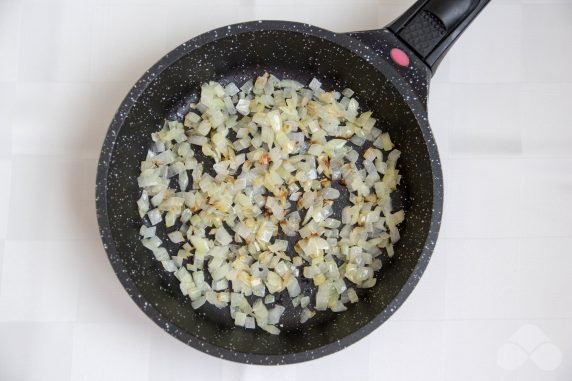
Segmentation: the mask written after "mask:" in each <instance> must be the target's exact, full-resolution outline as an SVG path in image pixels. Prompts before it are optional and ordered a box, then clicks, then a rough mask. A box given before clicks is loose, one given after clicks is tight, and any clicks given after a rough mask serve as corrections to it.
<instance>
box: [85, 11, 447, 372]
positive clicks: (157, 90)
mask: <svg viewBox="0 0 572 381" xmlns="http://www.w3.org/2000/svg"><path fill="white" fill-rule="evenodd" d="M384 34H385V35H384V36H381V37H379V38H377V43H378V44H381V45H383V44H385V45H386V47H387V49H385V48H384V50H385V51H380V50H379V49H377V51H374V50H373V49H372V48H370V47H369V46H367V45H365V44H363V43H361V42H360V41H359V40H358V39H357V38H352V37H350V36H348V35H344V34H335V33H332V32H329V31H326V30H323V29H320V28H316V27H312V26H309V25H306V24H298V23H290V22H252V23H245V24H238V25H234V26H229V27H224V28H220V29H217V30H214V31H212V32H209V33H206V34H204V35H201V36H199V37H197V38H194V39H192V40H190V41H189V42H187V43H185V44H183V45H181V46H180V47H178V48H177V49H175V50H174V51H173V52H171V53H169V54H168V55H167V56H165V57H164V58H163V59H162V60H161V61H159V62H158V63H157V64H156V65H155V66H153V67H152V68H151V69H150V70H149V71H148V72H147V73H145V75H144V76H143V77H142V78H141V79H140V80H139V81H138V82H137V84H136V85H135V86H134V87H133V89H132V90H131V92H130V93H129V94H128V96H127V97H126V98H125V100H124V101H123V103H122V105H121V106H120V108H119V111H118V112H117V114H116V116H115V118H114V120H113V122H112V124H111V126H110V128H109V132H108V134H107V136H106V139H105V142H104V145H103V149H102V153H101V158H100V162H99V168H98V174H97V190H96V199H97V211H98V222H99V225H100V231H101V236H102V240H103V242H104V246H105V248H106V250H107V253H108V255H109V258H110V260H111V263H112V265H113V268H114V270H115V272H116V273H117V275H118V277H119V279H120V280H121V282H122V284H123V286H124V287H125V289H126V290H127V292H128V293H129V294H130V296H131V297H132V298H133V300H134V301H135V302H136V303H137V304H138V305H139V307H140V308H141V309H142V310H143V311H144V312H145V313H146V314H147V315H148V316H149V317H151V318H152V319H153V320H154V321H155V322H156V323H157V324H158V325H160V326H161V327H162V328H163V329H164V330H166V331H167V332H169V333H170V334H172V335H173V336H175V337H177V338H178V339H180V340H181V341H183V342H185V343H187V344H189V345H191V346H193V347H195V348H197V349H199V350H202V351H204V352H206V353H210V354H212V355H215V356H219V357H222V358H226V359H230V360H234V361H240V362H250V363H260V364H277V363H291V362H299V361H304V360H309V359H312V358H316V357H320V356H323V355H326V354H329V353H332V352H335V351H337V350H339V349H341V348H343V347H345V346H347V345H349V344H351V343H353V342H355V341H356V340H358V339H360V338H361V337H363V336H365V335H366V334H368V333H369V332H370V331H372V330H373V329H374V328H376V327H377V326H379V325H380V324H381V323H382V322H384V321H385V320H386V319H387V318H388V317H389V316H390V315H391V314H392V313H393V312H394V311H395V310H396V309H397V308H398V307H399V306H400V305H401V304H402V302H403V301H404V300H405V298H406V297H407V296H408V295H409V294H410V292H411V291H412V289H413V288H414V287H415V285H416V284H417V281H418V279H419V277H420V276H421V274H422V273H423V271H424V269H425V267H426V266H427V263H428V260H429V257H430V255H431V253H432V250H433V247H434V244H435V240H436V238H437V232H438V228H439V222H440V218H441V209H442V197H443V195H442V179H441V169H440V164H439V158H438V153H437V149H436V146H435V143H434V141H433V137H432V135H431V131H430V129H429V125H428V122H427V115H426V108H425V103H424V100H425V95H426V93H424V91H426V88H427V86H426V85H427V81H428V76H429V74H430V71H429V70H428V68H427V66H424V64H423V62H422V61H421V60H419V59H417V58H416V57H415V53H414V52H413V51H412V50H410V49H408V48H406V47H405V46H402V47H401V48H402V49H403V50H404V51H405V52H406V53H408V54H410V55H411V57H412V60H413V61H414V62H412V64H411V65H410V67H407V68H399V67H396V65H393V64H392V62H391V60H390V55H389V51H390V49H389V48H390V45H392V44H393V45H395V44H399V40H397V39H396V38H395V37H394V36H393V35H392V34H391V33H389V32H387V33H384ZM354 37H358V38H361V37H364V36H361V37H359V36H354ZM365 37H367V36H365ZM381 45H379V46H381ZM379 46H378V47H379ZM264 71H268V72H271V73H273V74H274V75H276V76H278V77H280V78H291V79H296V80H298V81H300V82H302V83H308V82H309V81H310V80H311V79H312V78H313V77H317V78H318V79H320V80H321V81H322V82H323V84H324V85H323V87H324V88H326V89H334V88H335V89H343V88H345V87H349V88H352V89H354V90H355V91H356V95H355V97H356V98H357V99H358V101H359V102H360V105H362V107H363V108H364V109H367V110H372V111H373V112H374V115H375V117H376V118H378V126H379V127H380V128H382V129H384V130H385V131H388V132H389V133H390V134H391V136H392V138H393V140H394V142H395V143H396V145H397V147H398V148H399V149H400V150H401V151H402V157H401V159H400V168H399V169H400V174H401V175H402V181H401V186H400V193H399V195H398V197H396V200H395V202H396V203H399V204H400V205H401V206H402V207H403V208H404V209H405V212H406V220H405V222H404V224H403V225H402V228H401V232H402V240H401V241H400V242H399V243H398V245H397V246H396V248H395V251H396V255H395V256H394V258H393V259H392V260H389V258H384V268H383V269H382V270H381V271H380V274H379V281H378V283H377V285H376V286H375V287H374V288H373V289H370V290H367V291H366V292H363V294H362V297H361V298H360V299H361V300H360V302H359V303H357V304H355V305H352V306H351V307H350V308H349V310H348V311H346V312H345V313H341V314H333V313H326V312H323V313H319V314H318V315H317V316H316V317H315V318H313V319H311V320H310V321H308V322H307V323H306V324H303V325H302V324H300V323H299V320H298V314H299V311H298V312H296V311H294V312H288V313H286V314H285V316H284V318H283V321H282V324H283V325H282V327H281V329H282V333H281V334H280V335H279V336H273V335H269V334H267V333H265V332H263V331H261V330H244V329H241V328H239V327H235V326H234V324H233V321H232V319H231V318H230V314H229V313H228V311H227V310H225V309H222V310H220V309H217V308H215V307H212V306H207V305H205V306H204V307H202V308H201V309H199V310H198V311H194V310H193V309H192V308H191V306H190V300H189V299H188V298H186V297H185V296H183V295H182V294H181V292H180V290H179V287H178V281H177V280H176V279H175V278H174V276H173V275H172V274H170V273H168V272H166V271H164V270H163V269H162V266H161V265H160V264H159V263H158V262H156V261H155V259H154V258H153V256H152V255H150V254H149V252H148V251H147V250H146V249H145V248H143V246H142V245H141V244H140V242H139V236H138V230H139V226H140V224H141V219H140V217H139V215H138V211H137V208H136V200H137V199H138V197H139V194H140V190H139V189H138V187H137V181H136V178H137V176H138V173H139V163H140V162H141V161H142V160H144V159H145V156H146V152H147V149H148V147H149V136H150V134H151V133H152V132H154V131H157V130H158V129H160V128H161V126H162V124H163V121H164V119H165V118H169V119H173V118H182V117H183V116H184V114H185V112H186V109H185V107H186V106H185V105H186V104H187V103H188V102H189V100H192V99H194V98H196V97H197V96H198V92H199V89H200V85H201V84H202V83H204V82H207V81H210V80H216V81H219V82H222V83H223V84H225V83H228V82H231V81H234V82H235V83H238V84H241V83H243V82H244V81H245V80H247V79H251V78H253V77H255V76H257V75H260V74H261V73H263V72H264ZM413 79H416V80H417V82H418V86H412V85H411V82H412V80H413ZM205 164H207V166H208V162H205ZM339 189H340V190H343V187H340V188H339ZM343 206H345V205H344V197H343V195H342V198H341V200H340V202H339V203H337V204H336V208H335V211H336V213H338V217H339V213H340V211H341V208H343ZM164 233H165V232H161V234H164ZM173 249H174V247H173ZM281 298H283V300H282V303H286V304H288V303H289V299H288V296H287V293H286V295H282V296H281ZM288 310H290V309H288ZM288 310H287V311H288Z"/></svg>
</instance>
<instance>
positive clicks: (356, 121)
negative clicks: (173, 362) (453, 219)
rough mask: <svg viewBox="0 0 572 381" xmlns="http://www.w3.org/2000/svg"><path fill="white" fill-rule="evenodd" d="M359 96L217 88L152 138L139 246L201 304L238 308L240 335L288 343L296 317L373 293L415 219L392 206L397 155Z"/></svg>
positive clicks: (260, 85)
mask: <svg viewBox="0 0 572 381" xmlns="http://www.w3.org/2000/svg"><path fill="white" fill-rule="evenodd" d="M353 94H354V92H353V91H352V90H350V89H345V90H344V91H342V92H341V93H340V92H337V91H325V90H323V89H322V85H321V83H320V82H319V81H318V80H317V79H315V78H314V79H313V80H312V81H311V82H310V84H309V86H308V87H304V86H303V85H302V84H301V83H299V82H296V81H293V80H280V79H278V78H276V77H275V76H273V75H269V74H268V73H264V75H262V76H260V77H258V78H256V80H255V81H252V80H250V81H247V82H246V83H245V84H244V85H243V86H242V87H240V88H238V86H237V85H235V84H234V83H230V84H228V85H227V86H225V87H223V86H222V85H221V84H220V83H217V82H210V83H207V84H204V85H203V86H202V88H201V94H200V101H199V102H198V103H196V104H190V110H191V111H190V112H189V113H188V114H186V116H185V117H184V120H181V121H179V120H168V121H165V124H164V127H163V128H162V129H161V130H160V131H159V132H156V133H153V134H152V135H151V138H152V144H151V148H150V149H149V151H148V154H147V157H146V160H145V161H143V162H141V174H140V176H139V177H138V178H137V181H138V185H139V187H140V188H141V189H142V191H141V196H140V198H139V200H138V201H137V206H138V209H139V214H140V216H141V218H142V219H143V224H142V226H141V229H140V235H141V237H142V238H141V242H142V244H143V245H144V246H145V247H146V248H147V249H149V250H151V251H152V253H153V254H154V256H155V258H156V259H157V260H158V261H160V262H161V263H162V265H163V267H164V269H165V270H167V271H169V272H172V273H174V276H175V277H176V278H177V279H178V281H179V282H180V289H181V292H182V293H183V294H184V295H186V296H188V297H189V298H190V300H191V305H192V308H194V309H198V308H200V307H201V306H203V305H204V304H205V303H210V304H212V305H214V306H216V307H218V308H230V313H231V316H232V318H233V319H234V323H235V324H236V325H237V326H241V327H244V328H247V329H254V328H255V327H256V326H258V327H260V328H262V329H263V330H265V331H267V332H269V333H271V334H279V333H280V329H279V328H278V325H279V323H280V318H281V316H282V314H283V313H284V311H285V310H286V309H287V308H293V309H299V311H298V313H299V316H300V321H301V323H305V322H306V321H307V320H308V319H310V318H312V317H313V316H314V315H315V314H316V312H315V311H316V310H317V311H324V310H327V309H330V310H331V311H334V312H342V311H345V310H347V304H348V303H356V302H358V300H359V298H358V293H357V292H356V288H371V287H373V286H374V285H375V284H376V276H375V275H376V272H377V271H379V270H380V269H381V267H382V260H381V255H382V253H383V252H384V251H385V252H386V254H387V255H388V256H389V257H392V256H393V253H394V251H393V245H394V244H395V243H396V242H397V241H398V240H399V238H400V236H399V230H398V228H397V226H398V225H399V224H400V223H401V222H402V221H403V220H404V217H405V216H404V212H403V210H398V211H394V210H393V208H392V202H391V194H392V192H393V191H395V189H396V188H397V186H398V184H399V182H400V178H401V176H400V175H399V170H398V169H397V168H396V165H397V160H398V159H399V156H400V151H399V150H397V149H395V148H394V145H393V143H392V141H391V138H390V136H389V134H388V133H384V132H382V130H381V129H379V128H377V127H375V124H376V119H374V118H373V117H372V112H370V111H366V112H360V110H359V103H358V102H357V100H356V99H355V98H353ZM366 147H368V148H367V149H365V150H363V154H362V155H360V154H359V153H358V151H357V150H356V149H359V150H360V151H361V150H362V149H363V148H366ZM197 156H200V158H197ZM341 198H344V199H345V198H347V201H348V202H346V204H347V205H348V206H346V207H344V208H343V209H342V210H341V213H340V211H339V210H338V211H337V212H336V210H335V209H336V208H335V207H334V203H335V202H336V200H338V199H341ZM336 214H339V215H340V216H339V219H338V218H335V215H336ZM160 224H164V226H165V228H166V231H167V235H166V237H164V239H168V240H170V241H171V242H172V243H173V244H176V245H177V246H178V248H179V249H178V252H177V253H169V251H168V250H167V248H166V247H165V246H164V245H163V241H162V240H161V238H159V236H158V232H157V226H158V225H160ZM302 283H304V284H306V285H307V286H306V287H301V284H302ZM303 289H304V290H303ZM282 293H287V294H288V295H289V297H290V298H289V299H287V298H280V295H281V294H282ZM277 299H279V300H286V299H287V300H288V301H290V302H291V304H292V306H290V305H288V306H285V305H279V304H278V303H277V302H276V300H277ZM284 304H285V303H284ZM289 304H290V303H289Z"/></svg>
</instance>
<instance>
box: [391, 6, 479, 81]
mask: <svg viewBox="0 0 572 381" xmlns="http://www.w3.org/2000/svg"><path fill="white" fill-rule="evenodd" d="M489 1H490V0H419V1H417V2H416V3H415V4H413V6H412V7H411V8H409V9H408V10H407V11H406V12H405V13H404V14H403V15H402V16H400V17H399V18H398V19H397V20H395V21H393V22H392V23H391V24H390V25H388V27H387V28H388V29H389V30H390V31H392V32H393V33H394V34H395V35H396V36H397V37H398V38H399V39H400V40H402V41H403V42H404V43H405V44H407V45H408V46H409V47H410V48H411V49H412V50H413V51H415V53H416V54H417V55H418V56H419V57H420V58H421V59H422V60H423V61H424V62H425V63H426V64H427V66H429V68H430V69H431V72H433V73H434V72H435V70H436V69H437V67H438V66H439V63H441V60H442V59H443V57H444V56H445V54H446V53H447V51H448V50H449V48H451V46H452V45H453V44H454V43H455V41H456V40H457V38H459V36H460V35H461V33H463V31H464V30H465V29H466V28H467V26H469V24H470V23H471V22H472V21H473V19H474V18H475V17H477V15H478V14H479V13H480V12H481V10H482V9H483V8H484V7H485V5H487V4H488V2H489Z"/></svg>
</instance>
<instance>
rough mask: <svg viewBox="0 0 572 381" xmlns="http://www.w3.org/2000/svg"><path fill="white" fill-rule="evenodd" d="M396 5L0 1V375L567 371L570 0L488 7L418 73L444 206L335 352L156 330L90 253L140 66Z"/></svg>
mask: <svg viewBox="0 0 572 381" xmlns="http://www.w3.org/2000/svg"><path fill="white" fill-rule="evenodd" d="M410 3H411V0H407V1H399V0H352V1H349V0H294V1H281V2H278V1H275V0H229V1H223V0H209V1H194V0H193V1H190V0H143V1H136V0H56V1H48V0H44V1H41V0H20V1H18V0H16V1H11V0H0V380H2V381H16V380H25V381H32V380H42V381H43V380H57V381H65V380H74V381H75V380H94V381H96V380H97V381H99V380H121V381H129V380H137V381H146V380H189V379H194V380H198V379H205V380H213V381H215V380H217V381H218V380H225V381H227V380H228V381H232V380H248V381H257V380H268V379H272V380H276V381H278V380H307V379H324V380H344V381H347V380H392V381H399V380H414V379H423V380H425V381H431V380H451V381H453V380H454V381H456V380H466V381H469V380H488V381H494V380H511V381H512V380H519V381H520V380H522V381H528V380H545V381H549V380H570V379H571V377H572V297H571V296H570V293H571V289H572V276H571V274H572V213H571V211H572V169H571V168H572V149H571V146H572V114H571V111H572V70H570V67H571V62H572V2H571V1H569V0H560V1H558V0H554V1H551V0H536V1H535V0H522V1H519V0H493V1H492V4H490V5H489V6H488V8H487V9H485V11H484V12H483V13H482V15H481V16H480V17H479V18H478V19H477V20H476V21H475V23H474V24H473V25H472V26H471V27H470V29H469V30H468V31H467V32H466V33H465V34H464V35H463V37H462V38H461V39H460V41H459V42H458V43H457V45H456V46H455V47H454V49H453V50H452V51H451V53H450V55H449V56H448V57H447V58H446V59H445V61H444V62H443V64H442V65H441V67H440V68H439V71H438V73H437V74H436V76H435V77H434V81H433V83H432V89H431V97H430V102H429V108H430V117H431V122H432V125H433V129H434V132H435V135H436V138H437V142H438V143H439V146H440V150H441V155H442V159H443V167H444V173H445V184H446V200H445V214H444V218H443V227H442V232H441V237H440V240H439V242H438V245H437V248H436V250H435V254H434V257H433V259H432V260H431V263H430V265H429V267H428V269H427V272H426V274H425V275H424V277H423V278H422V280H421V282H420V284H419V286H418V287H417V289H416V290H415V291H414V292H413V294H412V295H411V297H410V298H409V299H408V300H407V302H406V303H405V304H404V306H403V307H402V308H401V309H400V310H399V311H398V312H397V313H396V314H395V315H394V316H393V317H392V318H391V319H390V321H389V322H387V323H386V324H384V325H383V326H382V327H380V328H379V329H377V330H376V331H375V332H374V333H373V334H371V335H370V336H368V337H367V338H366V339H364V340H361V341H360V342H358V343H357V344H355V345H353V346H351V347H350V348H348V349H346V350H344V351H342V352H338V353H336V354H334V355H331V356H328V357H326V358H323V359H319V360H316V361H313V362H310V363H304V364H300V365H293V366H285V367H281V368H279V369H277V368H268V367H256V366H243V365H240V364H234V363H230V362H227V361H221V360H217V359H214V358H212V357H209V356H207V355H205V354H202V353H201V352H198V351H196V350H194V349H192V348H189V347H187V346H185V345H184V344H181V343H179V342H178V341H177V340H175V339H174V338H172V337H170V336H169V335H167V334H166V333H164V332H163V331H162V330H160V329H159V328H158V327H157V326H155V325H154V324H153V323H152V322H151V321H150V320H149V319H148V318H147V317H146V316H145V315H144V314H143V313H142V312H140V311H139V310H138V308H137V307H136V306H135V304H134V303H133V302H132V301H131V300H130V299H129V297H128V296H127V294H126V293H125V292H124V291H123V289H122V287H121V285H120V284H119V282H118V281H117V279H116V278H115V275H114V274H113V272H112V269H111V267H110V265H109V263H108V261H107V258H106V256H105V253H104V251H103V248H102V246H101V244H100V242H99V237H98V232H97V226H96V221H95V212H94V176H95V169H96V163H97V158H98V153H99V149H100V144H101V142H102V139H103V136H104V134H105V132H106V129H107V126H108V124H109V122H110V120H111V118H112V116H113V114H114V112H115V109H116V107H117V106H118V104H119V102H120V100H121V99H122V98H123V96H124V95H125V94H126V92H127V91H128V90H129V88H130V87H131V85H132V84H133V83H134V82H135V81H136V79H137V78H139V76H140V75H141V74H142V73H143V71H144V70H146V69H147V68H148V67H149V66H150V65H151V64H153V63H154V62H155V61H156V60H157V59H159V58H160V57H161V56H162V55H163V54H165V53H166V52H167V51H169V50H171V49H173V48H174V47H176V46H177V45H178V44H180V43H182V42H183V41H185V40H187V39H189V38H191V37H193V36H195V35H197V34H199V33H202V32H205V31H208V30H210V29H212V28H214V27H218V26H222V25H225V24H230V23H236V22H239V21H246V20H251V19H288V20H296V21H304V22H309V23H312V24H315V25H318V26H321V27H325V28H328V29H331V30H334V31H340V32H341V31H351V30H365V29H370V28H371V29H373V28H378V27H381V26H383V25H385V24H386V23H387V22H388V21H390V20H392V19H393V18H394V17H395V16H397V15H398V14H400V13H401V12H402V11H404V10H405V9H406V7H407V6H408V5H409V4H410Z"/></svg>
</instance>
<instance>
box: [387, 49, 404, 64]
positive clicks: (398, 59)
mask: <svg viewBox="0 0 572 381" xmlns="http://www.w3.org/2000/svg"><path fill="white" fill-rule="evenodd" d="M389 56H390V57H391V59H392V60H393V62H395V63H396V64H398V65H399V66H409V56H408V55H407V53H405V52H404V51H403V50H401V49H399V48H393V49H391V51H390V52H389Z"/></svg>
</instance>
